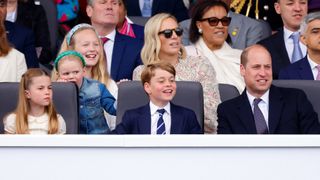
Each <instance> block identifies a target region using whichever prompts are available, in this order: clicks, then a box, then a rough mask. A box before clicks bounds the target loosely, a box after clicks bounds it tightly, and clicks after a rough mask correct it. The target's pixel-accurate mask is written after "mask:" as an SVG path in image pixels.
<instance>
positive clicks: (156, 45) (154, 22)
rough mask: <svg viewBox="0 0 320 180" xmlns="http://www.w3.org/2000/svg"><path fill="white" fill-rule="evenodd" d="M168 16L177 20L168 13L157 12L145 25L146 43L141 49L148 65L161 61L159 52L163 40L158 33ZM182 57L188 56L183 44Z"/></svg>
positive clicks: (143, 59)
mask: <svg viewBox="0 0 320 180" xmlns="http://www.w3.org/2000/svg"><path fill="white" fill-rule="evenodd" d="M168 18H171V19H173V20H175V21H176V22H177V19H176V18H175V17H174V16H172V15H170V14H168V13H159V14H156V15H154V16H152V17H151V18H150V19H149V20H148V21H147V23H146V25H145V27H144V45H143V47H142V50H141V59H142V61H143V64H145V65H147V64H150V63H154V62H157V61H160V59H159V52H160V48H161V42H160V38H159V35H158V33H159V31H160V28H161V25H162V23H163V21H164V20H166V19H168ZM177 23H178V22H177ZM180 58H181V59H185V58H186V51H185V49H184V47H183V46H182V45H181V49H180Z"/></svg>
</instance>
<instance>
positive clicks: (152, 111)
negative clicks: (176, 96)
mask: <svg viewBox="0 0 320 180" xmlns="http://www.w3.org/2000/svg"><path fill="white" fill-rule="evenodd" d="M149 104H150V113H151V115H153V114H155V113H157V110H158V109H164V110H166V113H168V114H169V115H170V112H171V111H170V102H168V104H167V105H165V106H164V107H158V106H156V105H155V104H153V103H152V102H151V101H150V103H149Z"/></svg>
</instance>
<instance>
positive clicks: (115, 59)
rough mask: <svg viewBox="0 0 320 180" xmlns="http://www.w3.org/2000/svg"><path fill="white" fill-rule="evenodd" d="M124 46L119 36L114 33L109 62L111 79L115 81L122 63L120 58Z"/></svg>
mask: <svg viewBox="0 0 320 180" xmlns="http://www.w3.org/2000/svg"><path fill="white" fill-rule="evenodd" d="M125 46H126V44H125V42H124V40H123V39H122V37H121V35H120V34H119V33H118V32H116V37H115V39H114V46H113V53H112V62H111V77H112V78H113V79H117V77H118V72H119V71H120V64H121V61H122V56H123V54H124V50H125Z"/></svg>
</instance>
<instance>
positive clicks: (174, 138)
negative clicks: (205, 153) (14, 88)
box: [0, 135, 320, 148]
mask: <svg viewBox="0 0 320 180" xmlns="http://www.w3.org/2000/svg"><path fill="white" fill-rule="evenodd" d="M1 147H66V148H68V147H105V148H108V147H118V148H121V147H123V148H128V147H132V148H135V147H137V148H139V147H141V148H148V147H172V148H179V147H181V148H183V147H194V148H197V147H199V148H202V147H230V148H232V147H319V148H320V135H171V136H152V135H50V136H34V135H0V148H1Z"/></svg>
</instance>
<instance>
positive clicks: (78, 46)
mask: <svg viewBox="0 0 320 180" xmlns="http://www.w3.org/2000/svg"><path fill="white" fill-rule="evenodd" d="M73 38H74V50H75V51H78V52H79V53H80V54H81V55H82V56H83V57H84V59H85V61H86V65H87V66H95V65H96V64H97V63H98V60H99V57H100V56H99V54H100V52H101V50H102V47H101V46H100V44H99V41H100V40H99V38H98V37H97V34H96V33H95V32H94V31H93V30H92V29H84V30H82V31H79V32H77V33H76V34H75V35H74V36H73Z"/></svg>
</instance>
